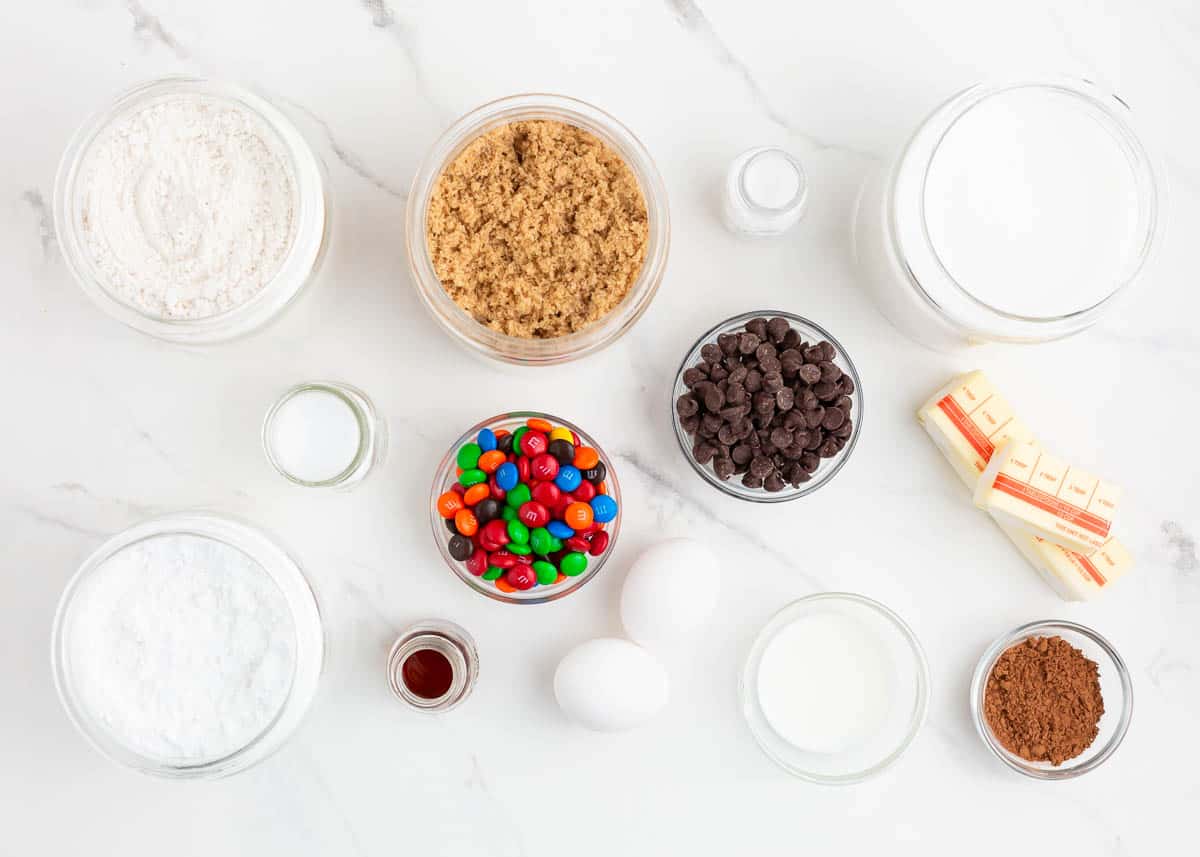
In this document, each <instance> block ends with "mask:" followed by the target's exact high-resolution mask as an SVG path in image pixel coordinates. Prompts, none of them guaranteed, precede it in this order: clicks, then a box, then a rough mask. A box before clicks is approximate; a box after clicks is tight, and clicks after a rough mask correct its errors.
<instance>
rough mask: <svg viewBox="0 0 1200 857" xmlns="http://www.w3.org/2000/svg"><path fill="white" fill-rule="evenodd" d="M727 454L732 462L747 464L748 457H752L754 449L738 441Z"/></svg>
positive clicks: (748, 461)
mask: <svg viewBox="0 0 1200 857" xmlns="http://www.w3.org/2000/svg"><path fill="white" fill-rule="evenodd" d="M729 456H730V458H732V459H733V463H734V464H749V463H750V459H751V458H753V457H754V450H752V449H751V448H750V447H749V446H747V445H746V444H744V443H739V444H738V445H737V446H735V447H734V448H733V449H731V450H730V451H729Z"/></svg>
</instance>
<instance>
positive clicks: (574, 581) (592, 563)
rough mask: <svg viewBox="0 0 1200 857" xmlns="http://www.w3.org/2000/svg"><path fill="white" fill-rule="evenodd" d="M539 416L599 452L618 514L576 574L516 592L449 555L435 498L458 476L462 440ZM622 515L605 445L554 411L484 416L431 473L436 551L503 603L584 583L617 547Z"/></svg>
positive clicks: (542, 597)
mask: <svg viewBox="0 0 1200 857" xmlns="http://www.w3.org/2000/svg"><path fill="white" fill-rule="evenodd" d="M534 417H536V418H540V419H543V420H546V421H547V422H550V423H552V424H554V425H556V426H563V427H564V428H568V429H570V430H571V431H573V432H575V434H577V435H578V436H579V438H580V439H581V440H582V441H583V442H584V444H586V445H587V446H590V447H592V448H593V449H595V450H596V452H598V453H599V454H600V461H602V462H603V463H604V468H605V470H606V471H607V473H606V475H605V479H604V481H605V483H606V487H607V490H608V495H609V496H610V497H612V498H613V500H615V501H616V503H617V516H616V517H615V518H613V519H612V520H611V521H609V522H608V524H607V525H606V527H605V532H607V533H608V538H609V542H608V548H607V549H606V550H605V551H604V553H602V554H600V556H598V557H593V556H589V557H588V566H587V568H586V569H584V571H583V573H582V574H580V575H578V576H576V577H568V578H567V579H566V580H564V581H562V582H561V583H555V584H552V585H550V586H540V585H539V586H535V587H533V588H532V589H526V590H523V591H522V590H517V591H516V592H504V591H502V590H500V589H497V588H496V586H495V584H494V583H493V582H492V581H490V580H484V579H483V578H480V577H475V576H474V575H473V574H471V573H470V572H469V571H467V569H466V566H465V565H463V563H461V562H459V561H458V560H456V559H455V558H454V557H452V556H450V548H449V542H450V533H449V531H448V530H447V529H446V520H445V519H444V518H443V517H442V516H441V515H440V514H438V510H437V498H438V497H440V496H441V495H442V494H444V493H446V492H447V491H449V490H450V486H451V485H453V484H454V483H455V482H456V481H457V479H458V476H457V472H456V471H457V469H458V462H457V460H456V458H457V455H458V450H459V448H460V447H462V445H463V444H465V443H468V442H470V441H473V440H475V436H476V435H478V434H479V431H480V429H485V428H488V429H492V430H493V431H495V430H496V429H507V430H508V431H510V432H511V431H514V430H515V429H517V428H519V427H520V426H523V425H525V421H526V420H528V419H530V418H534ZM623 515H624V509H623V508H622V502H621V486H620V485H619V484H618V482H617V471H616V469H615V468H614V467H613V464H612V459H610V458H609V457H608V455H607V454H606V453H605V452H604V447H602V446H600V444H598V443H597V442H596V439H595V438H593V437H592V436H591V435H589V434H588V433H587V432H585V431H584V430H583V429H581V428H580V427H579V426H577V425H575V424H574V423H571V422H568V421H567V420H564V419H563V418H562V417H556V416H554V415H553V414H547V413H542V412H541V411H512V412H510V413H506V414H499V415H497V416H494V417H491V418H490V419H486V420H484V421H483V422H481V423H477V424H476V425H474V426H472V427H471V428H469V429H468V430H467V431H466V432H464V433H463V434H462V436H460V437H459V438H458V440H456V441H454V443H453V444H452V445H451V446H450V449H449V450H447V451H446V454H445V455H444V456H442V460H441V462H439V464H438V466H437V470H436V471H435V472H434V475H433V488H432V490H431V491H430V494H429V523H430V526H431V527H432V529H433V541H434V543H436V544H437V548H438V552H439V553H441V555H442V559H444V560H445V561H446V565H447V566H449V568H450V570H451V571H452V572H454V574H455V576H456V577H458V579H459V580H461V581H462V582H463V583H465V584H467V586H469V587H471V588H472V589H474V590H475V591H476V592H478V593H481V594H482V595H486V596H487V597H488V598H493V599H495V600H496V601H503V602H505V603H506V604H545V603H547V602H550V601H557V600H558V599H560V598H565V597H567V596H568V595H570V594H571V593H573V592H576V591H578V590H579V589H580V588H582V587H583V585H584V584H585V583H587V582H588V581H589V580H591V579H592V578H593V577H595V576H596V575H597V574H599V573H600V569H602V568H604V565H605V563H607V562H608V559H609V557H611V556H612V554H613V551H614V550H615V549H616V547H617V537H618V536H619V535H620V532H621V518H622V516H623Z"/></svg>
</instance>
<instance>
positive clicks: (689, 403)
mask: <svg viewBox="0 0 1200 857" xmlns="http://www.w3.org/2000/svg"><path fill="white" fill-rule="evenodd" d="M698 410H700V403H699V402H697V401H696V397H695V396H691V395H688V394H686V393H685V394H684V395H682V396H680V397H679V398H678V399H676V400H675V413H677V414H679V416H681V417H690V416H691V415H692V414H694V413H696V411H698Z"/></svg>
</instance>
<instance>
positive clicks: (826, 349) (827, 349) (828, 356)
mask: <svg viewBox="0 0 1200 857" xmlns="http://www.w3.org/2000/svg"><path fill="white" fill-rule="evenodd" d="M817 347H818V348H820V349H821V354H822V355H824V356H823V359H825V360H830V361H831V360H833V358H835V357H837V352H836V351H834V350H833V343H832V342H825V341H822V342H821V343H820V344H819V345H818V346H817Z"/></svg>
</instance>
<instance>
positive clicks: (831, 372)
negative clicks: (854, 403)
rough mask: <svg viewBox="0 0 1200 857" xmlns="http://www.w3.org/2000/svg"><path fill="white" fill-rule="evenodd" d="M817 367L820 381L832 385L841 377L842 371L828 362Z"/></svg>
mask: <svg viewBox="0 0 1200 857" xmlns="http://www.w3.org/2000/svg"><path fill="white" fill-rule="evenodd" d="M817 365H818V367H819V368H820V370H821V380H822V381H825V382H827V383H830V384H832V383H833V382H834V381H836V380H837V379H838V378H840V377H842V370H841V369H839V368H838V367H836V366H834V365H833V364H832V363H830V362H828V361H825V362H823V363H818V364H817Z"/></svg>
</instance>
